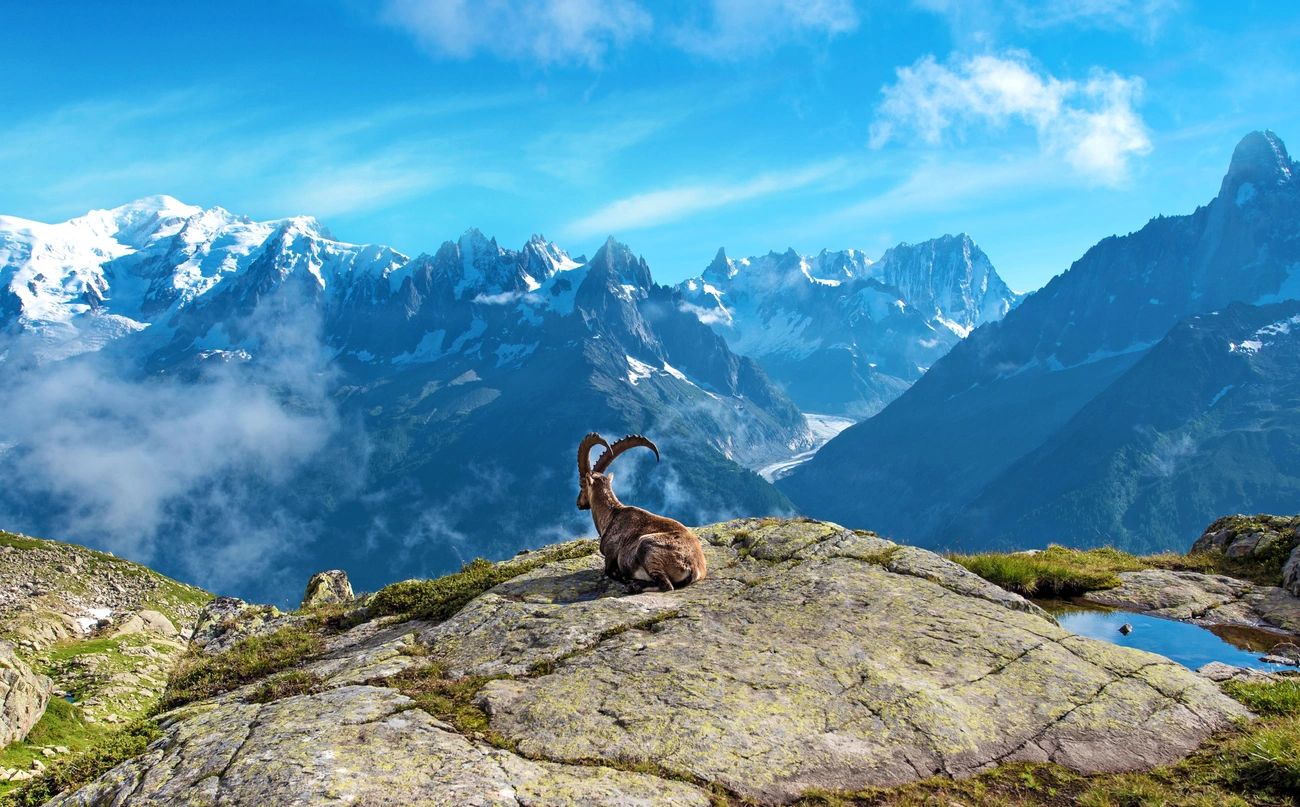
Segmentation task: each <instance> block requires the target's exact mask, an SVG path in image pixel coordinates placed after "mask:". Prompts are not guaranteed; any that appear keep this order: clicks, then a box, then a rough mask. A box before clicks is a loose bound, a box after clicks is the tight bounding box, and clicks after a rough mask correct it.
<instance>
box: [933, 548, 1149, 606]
mask: <svg viewBox="0 0 1300 807" xmlns="http://www.w3.org/2000/svg"><path fill="white" fill-rule="evenodd" d="M948 557H949V559H950V560H953V561H955V562H956V563H959V564H961V565H962V566H965V567H966V568H967V569H969V570H970V571H972V572H974V573H975V574H977V575H979V576H980V577H982V578H984V579H985V580H988V581H989V582H990V583H994V584H996V585H999V586H1001V587H1002V588H1005V589H1006V590H1008V591H1014V592H1016V593H1017V594H1021V595H1023V596H1025V597H1053V598H1054V597H1075V596H1078V595H1080V594H1083V593H1086V592H1089V591H1097V590H1099V589H1106V588H1114V587H1115V586H1118V585H1119V584H1120V579H1119V576H1118V573H1119V572H1129V571H1136V570H1138V569H1146V568H1150V565H1149V564H1147V563H1145V562H1144V561H1142V560H1141V559H1140V558H1137V557H1135V556H1134V555H1130V554H1128V553H1127V552H1121V551H1119V550H1117V549H1111V548H1110V547H1102V548H1100V549H1088V550H1080V549H1067V548H1066V547H1063V546H1050V547H1048V548H1047V549H1044V550H1043V551H1041V552H1036V553H1034V554H1032V555H1028V554H1006V553H1001V552H984V553H981V554H978V555H949V556H948Z"/></svg>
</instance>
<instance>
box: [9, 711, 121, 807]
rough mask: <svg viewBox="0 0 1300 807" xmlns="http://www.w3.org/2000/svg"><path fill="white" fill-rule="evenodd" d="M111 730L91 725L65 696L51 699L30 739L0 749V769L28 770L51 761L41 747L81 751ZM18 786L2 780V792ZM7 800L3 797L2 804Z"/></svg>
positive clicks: (101, 725) (28, 735)
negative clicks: (1, 750) (58, 746)
mask: <svg viewBox="0 0 1300 807" xmlns="http://www.w3.org/2000/svg"><path fill="white" fill-rule="evenodd" d="M111 731H112V729H111V728H109V727H108V726H106V725H104V724H94V725H91V724H88V723H85V722H83V721H82V719H81V714H80V713H79V712H78V710H77V708H76V707H75V706H73V705H72V704H70V703H68V702H67V701H65V700H63V699H62V698H51V699H50V703H49V705H48V706H46V707H45V714H43V715H42V716H41V719H40V720H39V721H37V723H36V725H35V726H33V727H32V730H31V731H30V732H28V734H27V738H26V739H25V740H23V741H21V742H16V743H13V744H11V745H9V746H8V747H6V748H5V749H4V750H3V752H0V768H16V769H18V770H28V769H30V768H31V766H32V760H35V759H39V760H40V761H41V762H44V763H46V764H49V762H50V760H49V758H47V757H45V756H43V755H42V754H41V752H40V750H39V749H40V748H42V747H45V746H55V745H61V746H64V747H66V748H68V749H69V750H71V751H82V750H85V749H86V748H88V747H90V746H92V745H94V744H95V743H97V742H98V741H100V740H101V739H102V738H103V737H104V735H106V734H109V733H111ZM16 787H18V785H17V784H14V785H10V784H9V783H8V782H0V794H3V793H4V792H5V791H6V790H10V789H13V788H16ZM3 803H4V801H3V799H2V798H0V804H3Z"/></svg>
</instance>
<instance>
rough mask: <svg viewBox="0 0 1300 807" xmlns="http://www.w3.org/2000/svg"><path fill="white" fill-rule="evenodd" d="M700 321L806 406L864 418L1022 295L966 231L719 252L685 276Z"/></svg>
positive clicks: (683, 288) (688, 296) (684, 289)
mask: <svg viewBox="0 0 1300 807" xmlns="http://www.w3.org/2000/svg"><path fill="white" fill-rule="evenodd" d="M678 289H679V290H680V291H681V293H682V295H683V297H684V298H685V299H686V300H687V302H688V304H689V306H690V309H691V310H692V311H694V312H695V313H696V315H697V316H698V317H699V318H700V320H701V321H702V322H706V323H708V324H709V325H710V326H711V327H712V328H713V329H714V331H715V332H717V333H718V334H720V335H722V336H723V337H725V338H726V340H727V343H728V344H729V345H731V347H732V349H733V350H735V351H736V352H737V353H740V354H742V355H745V356H749V357H751V358H753V359H754V360H755V361H757V362H758V363H759V364H761V365H762V366H763V369H764V370H766V371H767V372H768V374H769V375H770V376H771V377H772V378H773V379H774V380H776V381H777V382H778V383H780V384H781V385H782V386H783V387H784V388H785V390H786V392H787V393H788V394H789V395H790V397H791V398H792V399H793V400H794V401H795V403H797V404H798V405H799V406H800V408H801V409H803V410H804V411H808V412H824V413H828V414H835V415H845V416H849V417H856V418H861V417H867V416H870V415H873V414H875V413H876V412H878V411H880V409H882V408H883V407H884V406H885V404H887V403H889V402H890V401H892V400H893V399H894V398H896V397H898V395H900V394H901V393H902V392H903V390H905V389H907V388H908V386H910V385H911V384H912V383H914V382H915V381H916V380H917V379H918V378H920V377H921V375H922V374H923V373H924V372H925V371H926V369H927V368H928V367H930V365H932V364H934V362H936V361H938V359H939V358H940V357H942V356H943V355H944V354H945V353H947V352H948V350H949V349H951V348H952V346H953V345H954V344H956V343H957V342H958V341H959V340H961V339H962V338H963V337H965V336H966V335H967V334H969V333H970V332H971V330H972V329H973V328H975V327H976V326H978V325H981V324H983V323H986V322H994V321H997V320H999V319H1001V318H1002V317H1003V316H1005V315H1006V313H1007V312H1008V311H1010V310H1011V309H1012V308H1013V307H1014V306H1015V305H1016V304H1017V303H1018V302H1019V300H1020V295H1018V294H1016V293H1015V292H1013V291H1011V290H1010V289H1009V288H1007V286H1006V284H1005V283H1004V282H1003V281H1002V278H1000V277H999V276H998V274H997V272H996V271H995V270H994V269H993V266H992V264H991V263H990V262H989V259H988V257H987V256H986V255H985V254H984V253H983V251H981V250H980V248H979V247H977V246H976V245H975V243H974V242H973V241H971V239H970V237H969V236H966V235H959V236H951V235H948V236H944V237H942V238H936V239H933V240H931V241H926V242H924V243H921V244H900V245H899V246H897V247H894V248H893V249H890V250H889V251H888V252H886V253H885V254H884V256H883V257H882V258H881V259H880V260H879V261H876V262H872V261H871V260H869V259H868V258H867V257H866V256H864V255H863V254H862V253H861V252H858V251H857V250H845V251H842V252H828V251H825V250H823V251H822V252H821V253H819V254H817V255H814V256H811V257H805V256H801V255H799V254H798V253H796V252H795V251H794V250H789V251H787V252H785V253H783V254H778V253H775V252H772V253H768V254H767V255H765V256H760V257H752V258H742V259H739V260H732V259H731V258H728V257H727V255H726V253H725V252H724V251H723V250H718V254H717V256H716V257H715V258H714V259H713V263H711V264H710V265H709V266H708V268H706V269H705V270H704V272H703V274H701V275H700V277H698V278H693V279H691V280H687V281H685V282H683V283H681V284H680V285H679V286H678Z"/></svg>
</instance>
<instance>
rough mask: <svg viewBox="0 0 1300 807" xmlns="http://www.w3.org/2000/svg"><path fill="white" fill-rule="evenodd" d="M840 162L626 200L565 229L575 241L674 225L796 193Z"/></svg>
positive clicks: (612, 203)
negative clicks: (700, 215) (694, 216)
mask: <svg viewBox="0 0 1300 807" xmlns="http://www.w3.org/2000/svg"><path fill="white" fill-rule="evenodd" d="M842 165H843V164H842V162H841V161H838V160H837V161H832V162H827V163H818V164H816V165H811V166H807V167H804V168H800V169H798V170H794V171H781V172H774V173H770V174H762V175H760V176H758V177H755V178H754V179H751V180H748V181H746V182H739V183H704V184H695V185H682V186H679V187H676V188H666V189H664V190H658V191H650V192H648V193H639V194H635V195H633V196H627V197H624V198H622V199H619V200H617V201H614V202H611V203H610V204H608V205H606V206H604V207H602V208H601V209H599V210H597V211H596V212H595V213H592V214H591V215H589V216H585V217H583V218H581V219H579V220H577V221H575V222H573V223H572V224H570V225H569V227H568V231H569V232H570V233H571V234H573V235H574V236H577V237H586V236H592V235H606V234H612V233H616V232H624V231H626V230H635V229H640V228H643V227H651V226H654V225H656V224H663V223H665V222H669V221H676V220H677V219H680V218H683V217H684V216H688V215H691V214H692V213H699V212H702V211H705V210H712V209H715V208H719V207H726V206H727V205H732V204H736V203H738V202H744V201H748V200H750V199H757V198H759V197H762V196H770V195H772V194H775V193H784V192H787V191H793V190H797V189H799V188H803V187H806V186H808V185H811V184H813V183H816V182H819V181H821V180H824V179H827V178H828V177H831V176H832V175H833V174H834V173H835V172H836V171H838V170H839V169H840V168H841V167H842Z"/></svg>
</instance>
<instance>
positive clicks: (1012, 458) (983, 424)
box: [781, 132, 1300, 546]
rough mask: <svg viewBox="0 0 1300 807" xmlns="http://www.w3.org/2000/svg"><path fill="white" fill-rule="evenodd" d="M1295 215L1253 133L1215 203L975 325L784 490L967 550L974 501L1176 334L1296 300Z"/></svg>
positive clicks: (1094, 529)
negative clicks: (1217, 316)
mask: <svg viewBox="0 0 1300 807" xmlns="http://www.w3.org/2000/svg"><path fill="white" fill-rule="evenodd" d="M1298 216H1300V183H1298V182H1297V180H1296V165H1295V163H1293V162H1292V161H1291V160H1290V158H1289V157H1288V156H1287V155H1286V151H1285V148H1284V147H1283V145H1282V144H1281V141H1280V140H1278V139H1277V137H1276V136H1275V135H1273V134H1271V133H1264V132H1255V133H1252V134H1250V135H1248V136H1246V137H1245V138H1244V139H1243V140H1242V141H1241V143H1240V144H1239V145H1238V146H1237V148H1236V150H1235V151H1234V153H1233V157H1232V161H1231V164H1230V166H1229V169H1228V173H1227V175H1226V176H1225V178H1224V180H1223V183H1222V186H1221V188H1220V191H1219V195H1218V196H1217V197H1216V198H1215V199H1214V200H1213V201H1211V202H1210V204H1208V205H1207V206H1205V207H1202V208H1199V209H1198V210H1196V211H1195V212H1194V213H1192V214H1190V215H1187V216H1178V217H1172V218H1163V217H1162V218H1157V219H1154V220H1152V221H1151V222H1150V223H1148V224H1147V225H1146V226H1145V227H1144V228H1142V229H1141V230H1140V231H1138V232H1136V233H1132V234H1130V235H1127V236H1122V237H1111V238H1107V239H1105V240H1103V241H1102V242H1100V243H1099V244H1097V245H1096V246H1094V247H1093V248H1092V249H1090V250H1089V251H1088V252H1087V253H1086V254H1085V255H1084V256H1083V257H1082V258H1081V259H1080V260H1078V261H1077V262H1076V263H1075V264H1074V265H1073V266H1072V267H1071V268H1070V269H1069V271H1067V272H1065V273H1064V274H1062V275H1060V276H1058V277H1056V278H1054V279H1053V280H1052V281H1051V282H1050V283H1048V284H1047V286H1046V287H1044V288H1043V289H1042V290H1041V291H1039V292H1036V293H1034V294H1032V295H1030V296H1029V297H1028V298H1026V300H1025V301H1024V303H1022V304H1021V305H1020V306H1019V307H1017V308H1016V309H1015V310H1014V311H1012V312H1011V313H1010V314H1009V315H1008V316H1007V317H1006V318H1005V319H1004V320H1002V321H1001V322H997V323H991V324H988V325H985V326H983V327H980V328H978V329H976V330H975V332H974V333H972V334H971V336H970V337H968V338H967V339H966V340H964V341H963V342H961V343H959V344H958V345H957V346H956V347H954V348H953V350H952V352H951V353H949V354H948V355H947V356H945V357H944V358H943V359H941V360H940V361H939V362H938V363H936V365H935V366H934V367H933V368H931V370H930V372H929V373H927V374H926V375H925V376H924V377H923V378H922V379H921V380H920V381H919V382H918V383H917V384H916V385H914V386H913V387H912V388H911V389H909V390H908V391H907V392H906V393H904V394H903V395H902V396H901V397H900V398H899V399H898V400H897V401H895V402H894V403H893V404H891V405H890V406H889V407H887V408H886V409H885V410H884V411H882V412H881V413H880V414H879V415H877V416H876V417H874V418H872V419H870V420H868V421H866V422H864V423H861V424H858V425H857V426H855V427H853V428H850V429H848V430H847V431H845V432H844V433H843V434H841V435H840V436H839V437H837V438H836V439H834V440H832V441H831V442H830V443H828V444H827V445H826V446H825V447H824V448H823V449H822V450H821V451H820V452H819V453H818V455H817V456H816V457H815V458H814V459H813V460H812V461H811V462H809V463H808V464H807V465H805V466H802V467H801V468H799V469H798V470H797V471H796V472H795V473H794V474H792V475H791V476H790V477H788V478H787V479H785V480H783V482H782V483H781V487H782V489H783V490H784V491H786V492H787V494H788V495H790V497H791V498H792V499H793V500H794V501H795V503H796V504H797V505H799V506H800V508H801V509H803V510H804V511H805V512H808V513H811V514H815V515H818V516H822V517H827V518H834V519H836V520H840V521H844V522H847V523H864V524H872V525H873V526H875V527H877V528H880V529H882V530H885V531H887V532H889V533H892V534H895V535H899V536H903V537H907V538H909V539H911V540H916V541H920V542H923V543H926V544H928V545H932V546H934V545H952V544H954V543H957V542H962V543H964V544H965V545H968V546H969V545H972V544H970V541H972V540H973V538H974V536H975V535H976V534H977V533H976V530H977V529H978V528H980V527H982V526H983V525H984V522H983V521H982V520H980V519H974V520H971V521H969V522H968V521H966V520H964V518H963V516H964V514H965V510H964V508H965V507H966V506H967V504H968V503H970V502H972V501H974V500H975V499H977V498H978V497H980V496H981V495H983V494H984V491H985V490H987V489H988V488H989V487H990V486H992V485H994V484H995V481H996V480H997V479H998V478H999V477H1000V476H1002V474H1004V473H1006V472H1007V470H1008V469H1009V468H1010V467H1011V466H1012V464H1013V463H1015V462H1016V461H1017V460H1018V459H1020V458H1021V457H1023V456H1025V455H1026V454H1029V453H1030V452H1032V451H1034V450H1035V449H1037V448H1039V447H1040V446H1042V445H1043V444H1044V443H1045V442H1046V441H1048V440H1049V439H1051V438H1052V436H1053V434H1055V433H1056V432H1057V430H1059V429H1060V428H1062V427H1063V426H1064V425H1065V424H1066V423H1067V422H1069V420H1070V419H1071V418H1072V417H1074V415H1075V414H1076V413H1078V412H1079V411H1080V410H1081V409H1082V408H1083V407H1084V406H1085V405H1086V404H1087V403H1088V402H1089V401H1090V400H1092V399H1093V398H1094V397H1096V396H1097V395H1098V394H1100V393H1101V392H1102V391H1103V390H1104V389H1106V388H1107V387H1108V386H1109V385H1110V384H1111V383H1112V382H1114V381H1115V380H1116V379H1118V378H1119V377H1120V376H1121V375H1123V374H1124V373H1125V372H1126V371H1127V370H1128V369H1129V368H1131V367H1133V365H1134V364H1135V363H1136V362H1138V361H1139V360H1140V359H1141V358H1142V357H1143V356H1144V355H1145V354H1146V353H1147V352H1148V351H1150V350H1151V348H1152V347H1153V346H1154V345H1155V344H1156V343H1157V342H1159V341H1160V340H1161V339H1163V338H1164V337H1165V335H1166V334H1167V333H1168V332H1169V330H1170V329H1171V328H1173V327H1174V325H1175V324H1176V323H1178V322H1179V321H1180V320H1182V319H1184V318H1185V317H1188V316H1191V315H1194V314H1198V313H1204V312H1209V311H1214V310H1217V309H1221V308H1224V307H1225V306H1227V305H1229V304H1231V303H1233V302H1248V303H1255V302H1269V301H1274V300H1279V299H1286V298H1288V297H1292V296H1294V294H1295V291H1296V290H1297V289H1300V286H1297V284H1298V283H1300V272H1297V271H1296V266H1297V264H1298V263H1300V228H1297V227H1296V225H1295V222H1296V220H1297V218H1298ZM845 491H852V493H851V494H849V495H846V494H845ZM1008 495H1010V494H1008ZM1227 509H1233V508H1227ZM1201 520H1202V521H1203V520H1204V519H1203V518H1202V519H1201ZM1098 529H1099V525H1097V524H1093V523H1069V522H1065V523H1059V524H1056V525H1055V526H1054V528H1053V531H1052V536H1051V537H1052V538H1054V539H1057V540H1069V541H1074V540H1079V541H1095V540H1096V537H1097V535H1098ZM1117 537H1122V536H1117ZM1194 537H1195V535H1194V534H1187V535H1185V536H1182V538H1183V539H1184V540H1186V541H1190V540H1191V539H1192V538H1194Z"/></svg>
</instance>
